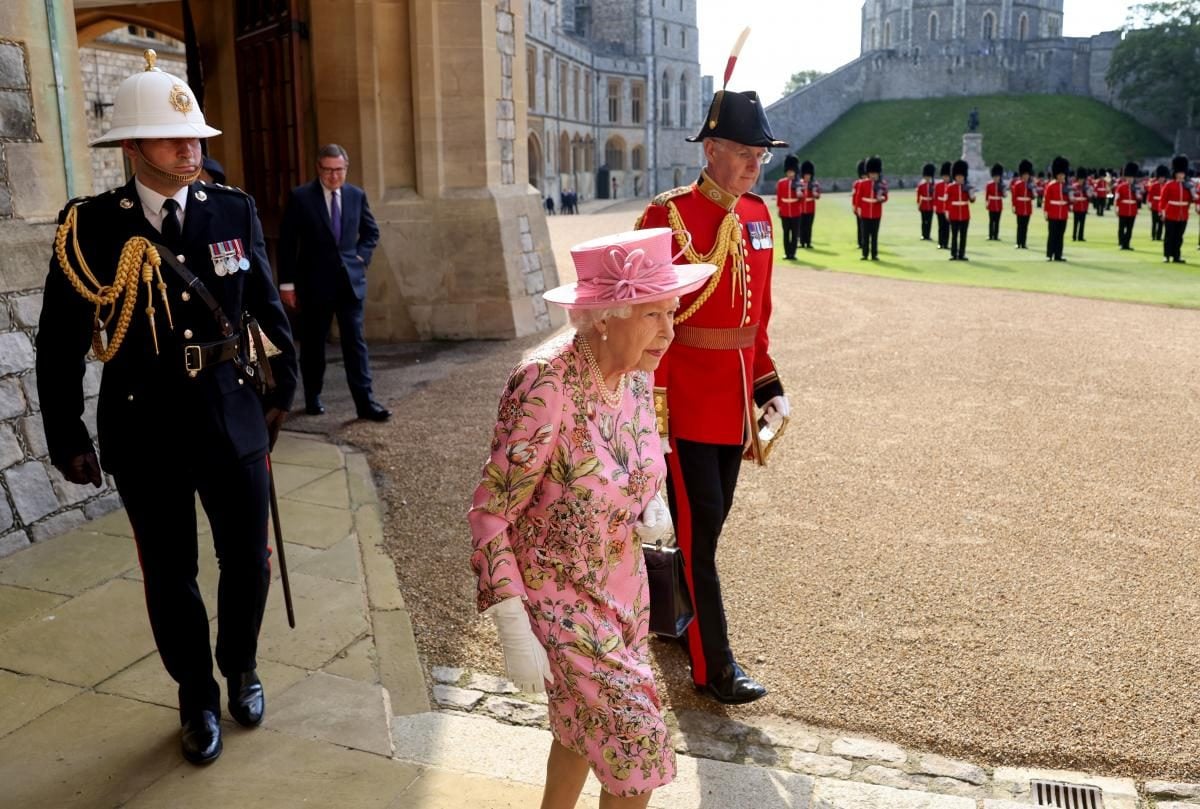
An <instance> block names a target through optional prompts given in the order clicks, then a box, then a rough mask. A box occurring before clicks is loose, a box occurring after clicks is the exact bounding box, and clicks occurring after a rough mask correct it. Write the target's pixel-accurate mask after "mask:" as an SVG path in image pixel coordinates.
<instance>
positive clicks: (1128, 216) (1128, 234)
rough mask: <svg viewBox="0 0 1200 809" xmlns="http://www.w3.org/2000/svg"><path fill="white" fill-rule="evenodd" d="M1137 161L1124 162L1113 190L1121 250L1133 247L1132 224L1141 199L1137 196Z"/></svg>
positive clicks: (1135, 219) (1118, 240) (1135, 218)
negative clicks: (1123, 168) (1122, 169)
mask: <svg viewBox="0 0 1200 809" xmlns="http://www.w3.org/2000/svg"><path fill="white" fill-rule="evenodd" d="M1138 174H1139V170H1138V164H1137V163H1126V164H1125V171H1124V172H1122V174H1121V180H1120V181H1119V182H1118V183H1117V186H1116V188H1115V189H1114V190H1113V197H1114V198H1115V199H1116V205H1117V244H1119V245H1120V246H1121V249H1122V250H1132V249H1133V244H1132V242H1133V225H1134V223H1135V222H1136V221H1137V214H1138V206H1140V205H1141V200H1140V199H1139V196H1138V188H1137V177H1138Z"/></svg>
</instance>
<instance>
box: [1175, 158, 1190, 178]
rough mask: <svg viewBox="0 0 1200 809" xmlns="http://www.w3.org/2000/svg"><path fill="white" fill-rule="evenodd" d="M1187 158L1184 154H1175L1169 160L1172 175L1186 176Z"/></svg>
mask: <svg viewBox="0 0 1200 809" xmlns="http://www.w3.org/2000/svg"><path fill="white" fill-rule="evenodd" d="M1188 163H1189V161H1188V156H1187V155H1185V154H1177V155H1175V157H1174V158H1172V159H1171V173H1172V174H1181V173H1182V174H1186V173H1187V170H1188Z"/></svg>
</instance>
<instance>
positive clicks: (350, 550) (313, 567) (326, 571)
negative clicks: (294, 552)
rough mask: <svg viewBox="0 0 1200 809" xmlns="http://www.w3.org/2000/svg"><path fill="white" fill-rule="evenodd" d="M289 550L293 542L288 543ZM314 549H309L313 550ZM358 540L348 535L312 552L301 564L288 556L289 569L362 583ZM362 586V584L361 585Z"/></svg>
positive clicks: (337, 579) (336, 579)
mask: <svg viewBox="0 0 1200 809" xmlns="http://www.w3.org/2000/svg"><path fill="white" fill-rule="evenodd" d="M287 549H288V550H289V551H290V550H291V543H290V542H289V543H288V548H287ZM312 550H313V549H311V548H310V549H309V551H312ZM359 555H360V554H359V551H358V541H357V540H356V539H355V538H354V537H352V536H349V537H346V538H345V539H343V540H342V541H341V542H339V543H337V544H336V545H332V546H330V547H328V548H326V549H325V550H322V551H315V552H311V553H309V554H308V555H307V557H308V558H306V559H304V560H302V561H301V562H300V563H299V564H297V563H296V562H294V561H293V560H292V557H290V556H289V557H288V565H289V567H288V570H289V571H294V572H296V573H306V574H308V575H310V576H322V577H324V578H327V579H334V580H335V581H344V582H351V583H354V584H360V583H361V582H362V570H361V569H360V565H359ZM360 586H361V585H360Z"/></svg>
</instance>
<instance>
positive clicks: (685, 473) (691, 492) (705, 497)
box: [667, 438, 742, 685]
mask: <svg viewBox="0 0 1200 809" xmlns="http://www.w3.org/2000/svg"><path fill="white" fill-rule="evenodd" d="M671 449H672V450H673V451H672V452H671V453H669V454H668V455H667V501H668V503H669V506H670V509H671V518H672V519H673V520H674V522H675V534H676V539H677V541H678V543H679V549H680V552H681V553H682V554H683V563H684V573H685V575H686V577H687V583H688V590H689V591H690V592H691V595H692V605H693V606H694V607H695V612H696V619H695V620H694V621H692V623H691V625H690V626H689V627H688V632H687V644H688V653H689V654H690V656H691V659H692V680H693V681H694V682H695V683H696V684H697V685H707V684H708V681H709V680H710V679H711V678H712V677H714V676H715V675H717V674H719V673H720V671H721V669H722V668H723V667H724V666H725V665H726V664H727V663H732V662H733V652H732V651H731V650H730V648H729V625H728V623H727V621H726V619H725V603H724V601H723V599H722V597H721V579H720V577H719V576H718V575H717V543H718V541H719V540H720V538H721V529H722V528H723V527H724V525H725V518H726V517H728V516H729V510H730V509H731V508H732V507H733V492H734V489H736V488H737V479H738V472H739V471H740V470H741V468H742V447H741V445H736V446H734V445H728V444H702V443H699V442H696V441H685V440H682V439H675V438H673V439H671Z"/></svg>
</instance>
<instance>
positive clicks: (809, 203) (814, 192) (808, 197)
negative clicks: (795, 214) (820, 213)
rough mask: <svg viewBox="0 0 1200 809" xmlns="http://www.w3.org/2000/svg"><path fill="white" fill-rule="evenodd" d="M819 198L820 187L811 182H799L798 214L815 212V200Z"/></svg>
mask: <svg viewBox="0 0 1200 809" xmlns="http://www.w3.org/2000/svg"><path fill="white" fill-rule="evenodd" d="M820 198H821V186H820V185H818V184H817V183H814V182H811V181H807V182H806V181H804V180H801V181H800V214H801V215H808V214H815V213H816V212H817V200H819V199H820Z"/></svg>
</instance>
